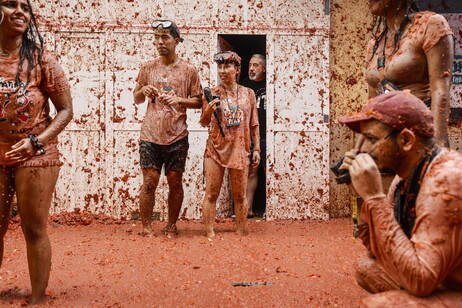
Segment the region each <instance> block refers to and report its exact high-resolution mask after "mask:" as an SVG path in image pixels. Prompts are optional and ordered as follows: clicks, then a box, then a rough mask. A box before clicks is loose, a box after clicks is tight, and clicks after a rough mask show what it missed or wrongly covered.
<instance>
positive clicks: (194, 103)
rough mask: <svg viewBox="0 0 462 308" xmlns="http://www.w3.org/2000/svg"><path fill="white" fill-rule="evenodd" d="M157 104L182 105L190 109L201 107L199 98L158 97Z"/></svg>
mask: <svg viewBox="0 0 462 308" xmlns="http://www.w3.org/2000/svg"><path fill="white" fill-rule="evenodd" d="M159 102H160V103H162V104H165V105H174V104H177V105H182V106H183V107H184V108H190V109H199V108H201V107H202V102H201V100H200V97H199V96H193V97H189V98H184V97H179V96H173V95H160V97H159Z"/></svg>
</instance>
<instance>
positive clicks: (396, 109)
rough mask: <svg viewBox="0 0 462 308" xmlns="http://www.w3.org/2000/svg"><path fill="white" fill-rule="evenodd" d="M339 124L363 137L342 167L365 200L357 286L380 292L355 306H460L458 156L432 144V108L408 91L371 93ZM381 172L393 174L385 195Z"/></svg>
mask: <svg viewBox="0 0 462 308" xmlns="http://www.w3.org/2000/svg"><path fill="white" fill-rule="evenodd" d="M338 121H339V122H340V123H344V124H346V125H347V126H348V127H349V128H350V129H352V130H353V131H355V132H357V133H361V134H362V136H364V139H365V140H364V143H363V145H362V146H361V148H360V150H359V153H356V152H357V151H356V150H353V151H350V152H347V153H346V155H345V160H344V164H343V166H342V168H346V169H348V170H349V172H350V175H351V179H352V184H353V187H354V189H355V190H356V192H357V194H359V195H360V196H361V197H362V198H363V200H364V203H363V205H362V209H361V212H360V213H361V214H360V218H361V220H362V222H361V223H360V225H359V229H360V230H359V231H360V232H359V233H360V238H361V240H362V241H363V243H364V245H365V246H366V248H367V249H368V251H369V256H366V257H364V258H362V259H360V260H359V261H358V262H357V263H356V278H357V281H358V284H359V285H360V286H361V287H363V288H364V289H365V290H367V291H369V292H371V293H380V292H384V293H380V294H376V295H372V296H369V297H367V298H365V299H363V300H362V301H361V305H362V306H363V307H411V306H412V307H424V306H425V307H456V306H458V305H459V306H460V304H461V303H462V293H461V290H462V191H461V189H460V187H461V186H462V172H461V170H462V154H460V153H458V152H456V151H454V150H451V149H448V148H443V147H438V146H436V145H435V138H434V136H435V125H434V124H433V116H432V113H431V111H430V110H429V109H428V108H427V107H426V105H425V104H424V103H423V102H422V101H421V100H420V99H418V98H417V97H415V96H414V95H412V94H411V93H410V91H409V90H405V91H393V92H389V93H386V94H382V95H380V96H377V97H375V98H373V99H371V100H370V101H369V102H368V103H367V104H366V106H365V107H364V108H363V110H362V111H361V112H359V113H356V114H352V115H349V116H346V117H342V118H339V119H338ZM380 171H382V172H389V171H392V172H394V173H396V174H397V176H396V178H395V179H394V181H393V183H392V184H391V187H390V189H389V192H388V196H386V195H385V194H384V193H383V188H382V179H381V177H380ZM400 289H401V290H400ZM421 297H425V298H421ZM457 303H458V305H457Z"/></svg>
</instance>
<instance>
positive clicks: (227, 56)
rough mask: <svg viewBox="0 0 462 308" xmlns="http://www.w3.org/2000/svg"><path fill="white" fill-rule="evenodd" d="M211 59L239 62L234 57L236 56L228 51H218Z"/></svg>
mask: <svg viewBox="0 0 462 308" xmlns="http://www.w3.org/2000/svg"><path fill="white" fill-rule="evenodd" d="M213 60H214V61H215V62H234V63H236V64H239V61H238V60H237V59H236V57H235V56H234V55H233V54H232V53H230V52H228V51H225V52H219V53H217V54H215V55H214V56H213Z"/></svg>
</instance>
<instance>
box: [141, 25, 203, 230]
mask: <svg viewBox="0 0 462 308" xmlns="http://www.w3.org/2000/svg"><path fill="white" fill-rule="evenodd" d="M152 27H153V29H154V35H155V36H154V45H155V47H156V49H157V52H158V53H159V57H158V58H156V59H154V60H151V61H148V62H146V63H144V64H142V65H141V69H140V71H139V74H138V77H137V79H136V82H137V84H136V87H135V90H134V92H133V95H134V99H135V103H136V104H141V103H143V102H144V101H145V100H146V98H147V99H148V100H149V104H148V107H147V111H146V115H145V117H144V120H143V125H142V126H141V136H140V165H141V169H142V172H143V185H142V187H141V193H140V214H141V222H142V225H143V230H142V233H141V234H142V235H143V236H152V226H151V223H152V221H151V217H152V213H153V209H154V204H155V192H156V188H157V186H158V184H159V179H160V174H161V170H162V166H163V167H164V170H165V175H166V176H167V182H168V186H169V194H168V223H167V226H166V227H165V228H164V229H163V232H164V233H165V235H167V237H169V238H173V237H175V236H176V235H177V234H178V231H177V227H176V221H177V220H178V216H179V214H180V209H181V205H182V203H183V196H184V193H183V183H182V182H183V172H184V170H185V163H186V157H187V155H188V149H189V143H188V129H187V124H186V109H188V108H200V107H201V106H202V103H201V100H200V97H201V94H202V88H201V84H200V80H199V74H198V72H197V70H196V69H195V68H194V67H193V66H192V65H191V64H189V63H188V62H186V61H184V60H182V59H180V58H179V57H178V55H177V53H176V48H177V46H178V44H179V43H180V42H182V41H183V39H182V38H181V36H180V31H179V29H178V27H177V26H176V24H175V23H174V22H172V21H170V20H155V21H154V22H153V23H152Z"/></svg>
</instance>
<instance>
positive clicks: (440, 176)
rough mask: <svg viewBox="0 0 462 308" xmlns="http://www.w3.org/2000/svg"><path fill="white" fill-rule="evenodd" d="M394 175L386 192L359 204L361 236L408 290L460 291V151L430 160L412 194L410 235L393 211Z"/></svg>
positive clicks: (418, 292) (424, 292) (445, 152)
mask: <svg viewBox="0 0 462 308" xmlns="http://www.w3.org/2000/svg"><path fill="white" fill-rule="evenodd" d="M398 180H399V179H398V178H396V179H395V180H394V182H393V183H392V185H391V187H390V191H389V194H388V197H387V196H385V195H382V196H379V197H375V198H371V199H368V200H366V201H365V202H364V203H363V206H362V209H361V219H362V220H363V222H364V223H366V224H367V225H368V229H367V228H363V229H362V232H361V233H360V237H361V239H362V240H363V242H364V243H365V245H366V247H368V248H370V250H371V252H372V254H373V255H374V256H375V257H376V258H377V261H378V262H379V263H380V265H382V267H383V268H384V269H385V271H386V272H387V274H388V275H389V276H391V277H392V278H393V279H394V280H395V281H396V282H398V283H399V284H400V285H401V286H403V287H404V288H405V289H406V290H407V291H409V292H410V293H411V294H414V295H417V296H427V295H429V294H431V293H432V292H433V291H434V290H435V289H436V288H437V287H438V285H439V284H440V283H443V284H444V285H445V286H446V287H449V288H452V289H455V290H462V190H461V187H462V154H460V153H458V152H456V151H454V150H450V149H443V151H442V152H441V153H440V154H438V155H437V157H435V159H434V160H433V161H432V163H431V164H430V166H429V168H428V170H427V173H426V174H425V176H424V179H423V181H422V184H421V187H420V191H419V194H418V196H417V200H416V204H415V211H416V220H415V225H414V228H413V229H412V232H411V238H410V239H409V238H408V237H407V236H406V234H405V233H404V231H403V230H402V229H401V227H400V226H399V224H398V222H397V221H396V219H395V217H394V214H393V204H392V201H391V200H392V198H393V195H394V191H395V187H396V184H397V182H398Z"/></svg>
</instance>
